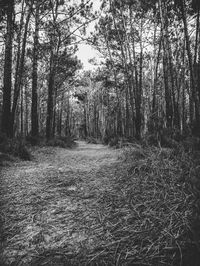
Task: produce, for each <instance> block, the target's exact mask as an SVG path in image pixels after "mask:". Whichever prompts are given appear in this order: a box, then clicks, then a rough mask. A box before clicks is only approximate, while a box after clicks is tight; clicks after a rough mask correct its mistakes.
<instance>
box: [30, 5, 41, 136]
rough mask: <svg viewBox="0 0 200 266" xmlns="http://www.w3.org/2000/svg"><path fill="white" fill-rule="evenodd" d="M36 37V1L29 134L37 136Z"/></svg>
mask: <svg viewBox="0 0 200 266" xmlns="http://www.w3.org/2000/svg"><path fill="white" fill-rule="evenodd" d="M38 38H39V4H38V2H36V11H35V36H34V47H33V72H32V104H31V135H32V137H37V136H38V134H39V125H38V93H37V90H38V44H39V43H38Z"/></svg>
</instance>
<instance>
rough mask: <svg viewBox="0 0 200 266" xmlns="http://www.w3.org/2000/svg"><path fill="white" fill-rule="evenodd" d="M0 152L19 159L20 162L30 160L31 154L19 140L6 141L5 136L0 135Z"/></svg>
mask: <svg viewBox="0 0 200 266" xmlns="http://www.w3.org/2000/svg"><path fill="white" fill-rule="evenodd" d="M0 152H2V153H5V154H8V155H13V156H16V157H19V158H20V159H22V160H27V161H30V160H31V153H30V151H29V150H28V148H27V146H26V144H25V142H24V141H22V140H21V139H8V138H7V137H6V136H5V135H4V136H2V135H1V137H0Z"/></svg>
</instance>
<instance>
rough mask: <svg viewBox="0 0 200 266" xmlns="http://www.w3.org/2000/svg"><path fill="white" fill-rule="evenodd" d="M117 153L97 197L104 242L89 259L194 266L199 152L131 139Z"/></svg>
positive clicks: (199, 219) (198, 239)
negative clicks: (118, 162)
mask: <svg viewBox="0 0 200 266" xmlns="http://www.w3.org/2000/svg"><path fill="white" fill-rule="evenodd" d="M122 159H123V164H122V166H120V167H119V166H118V167H117V171H116V176H115V185H114V187H113V189H112V190H111V191H105V192H104V193H103V195H102V196H101V197H100V199H99V204H100V205H99V209H101V216H102V217H103V218H102V221H101V223H102V226H104V231H105V236H100V237H101V238H103V240H104V243H102V245H101V246H99V247H98V248H97V249H96V250H94V252H93V254H92V255H91V260H90V262H91V263H89V264H88V265H138V266H139V265H153V266H155V265H158V266H160V265H182V266H198V265H199V261H200V255H199V254H200V253H199V250H200V228H199V224H200V213H199V210H200V202H199V198H200V176H199V173H200V171H199V170H200V156H199V154H198V153H186V152H185V151H184V148H181V147H180V149H179V150H177V149H176V150H173V149H158V148H156V147H154V148H152V147H146V148H142V147H141V146H140V145H136V146H135V147H131V148H130V147H129V148H126V149H125V150H124V152H123V155H122ZM122 167H123V168H124V169H125V171H124V170H122ZM100 206H101V207H100Z"/></svg>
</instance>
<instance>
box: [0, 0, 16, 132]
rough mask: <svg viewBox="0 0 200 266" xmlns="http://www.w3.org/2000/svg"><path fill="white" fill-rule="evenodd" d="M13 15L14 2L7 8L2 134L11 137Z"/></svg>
mask: <svg viewBox="0 0 200 266" xmlns="http://www.w3.org/2000/svg"><path fill="white" fill-rule="evenodd" d="M13 13H14V1H10V4H9V5H8V6H7V9H6V15H7V32H6V42H5V63H4V77H3V83H4V87H3V110H2V129H1V130H2V132H3V133H5V134H6V135H7V136H8V137H10V136H11V90H12V43H13Z"/></svg>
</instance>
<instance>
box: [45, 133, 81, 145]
mask: <svg viewBox="0 0 200 266" xmlns="http://www.w3.org/2000/svg"><path fill="white" fill-rule="evenodd" d="M75 145H76V143H75V141H74V140H72V139H71V138H69V137H64V136H60V137H55V138H53V139H50V140H48V141H47V146H53V147H60V148H73V147H74V146H75Z"/></svg>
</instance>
